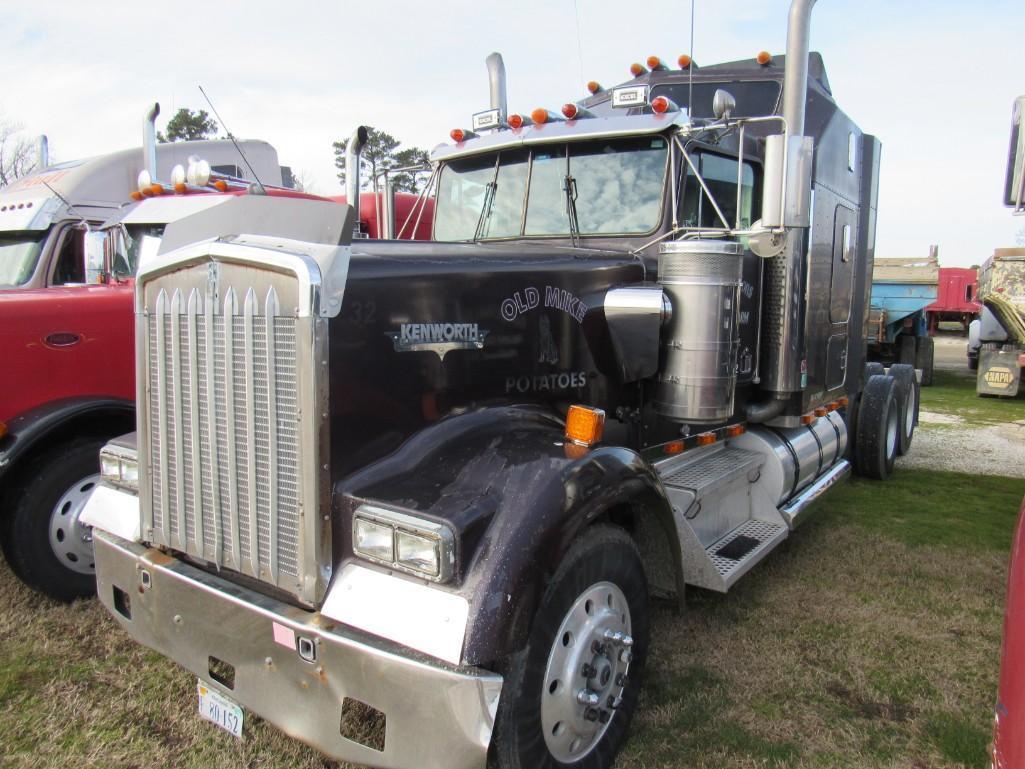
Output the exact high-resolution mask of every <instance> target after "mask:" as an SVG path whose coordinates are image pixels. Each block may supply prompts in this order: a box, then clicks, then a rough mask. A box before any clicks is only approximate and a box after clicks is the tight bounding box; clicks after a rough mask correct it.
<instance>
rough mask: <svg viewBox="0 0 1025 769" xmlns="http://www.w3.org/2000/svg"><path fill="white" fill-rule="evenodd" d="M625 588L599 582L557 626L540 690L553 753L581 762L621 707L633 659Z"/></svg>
mask: <svg viewBox="0 0 1025 769" xmlns="http://www.w3.org/2000/svg"><path fill="white" fill-rule="evenodd" d="M630 627H631V626H630V607H629V605H628V604H627V602H626V596H625V595H623V591H622V590H620V589H619V588H618V587H616V586H615V585H614V584H612V583H611V582H597V583H595V584H594V585H591V587H589V588H587V589H586V590H585V591H584V592H583V593H581V594H580V595H579V596H578V597H577V599H576V601H574V602H573V605H572V606H571V607H570V609H569V611H568V612H567V613H566V616H565V617H564V618H563V620H562V624H561V625H560V626H559V631H558V633H556V636H555V642H554V643H553V645H552V650H551V652H550V653H549V655H548V666H547V667H546V668H545V677H544V683H543V688H542V690H541V728H542V729H543V731H544V738H545V744H546V745H547V746H548V750H549V752H550V753H551V754H552V756H553V757H554V758H555V759H556V760H558V761H561V762H562V763H565V764H569V763H573V762H574V761H579V760H580V759H582V758H584V756H586V755H587V754H589V753H590V752H591V751H592V750H593V749H594V747H595V745H597V744H598V742H599V741H600V740H601V738H602V736H603V735H604V734H605V731H606V730H607V729H608V727H609V724H610V723H611V722H612V719H613V718H614V717H615V713H616V709H617V708H618V707H619V705H620V703H621V701H622V697H623V689H624V688H625V687H626V685H627V670H628V669H629V667H630V661H631V660H632V659H633V651H632V647H633V638H631V637H630Z"/></svg>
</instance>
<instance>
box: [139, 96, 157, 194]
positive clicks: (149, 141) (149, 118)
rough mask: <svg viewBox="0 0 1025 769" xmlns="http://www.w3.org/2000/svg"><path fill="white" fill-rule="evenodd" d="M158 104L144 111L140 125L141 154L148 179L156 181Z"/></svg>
mask: <svg viewBox="0 0 1025 769" xmlns="http://www.w3.org/2000/svg"><path fill="white" fill-rule="evenodd" d="M159 114H160V104H158V103H154V104H153V106H152V107H150V108H149V109H148V110H146V119H145V120H144V121H143V123H142V152H143V155H144V159H145V164H146V170H147V171H149V178H150V179H152V180H153V181H156V180H157V115H159Z"/></svg>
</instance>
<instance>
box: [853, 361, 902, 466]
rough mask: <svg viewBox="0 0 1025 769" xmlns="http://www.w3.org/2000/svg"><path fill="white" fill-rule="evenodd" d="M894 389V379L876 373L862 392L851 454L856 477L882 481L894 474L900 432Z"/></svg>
mask: <svg viewBox="0 0 1025 769" xmlns="http://www.w3.org/2000/svg"><path fill="white" fill-rule="evenodd" d="M896 390H897V384H896V382H894V380H893V377H889V376H880V375H878V374H877V375H875V376H872V377H870V378H869V380H868V383H867V384H866V385H865V389H864V390H863V391H862V393H861V403H860V404H859V406H858V424H857V427H856V430H857V436H858V437H857V440H856V441H855V443H856V448H855V452H854V463H855V468H856V469H857V471H858V474H859V475H863V476H865V477H867V478H875V479H876V480H880V481H883V480H886V479H887V478H888V477H889V476H890V473H892V472H893V463H894V460H896V458H897V444H898V442H899V433H900V415H899V413H898V409H897V397H896Z"/></svg>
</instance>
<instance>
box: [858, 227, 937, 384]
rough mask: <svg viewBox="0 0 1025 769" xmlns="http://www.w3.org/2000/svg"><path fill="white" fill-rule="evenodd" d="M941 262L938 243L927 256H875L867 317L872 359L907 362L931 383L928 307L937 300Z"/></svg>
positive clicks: (930, 339) (925, 380)
mask: <svg viewBox="0 0 1025 769" xmlns="http://www.w3.org/2000/svg"><path fill="white" fill-rule="evenodd" d="M939 274H940V266H939V260H938V258H937V256H936V247H935V246H933V247H932V248H931V249H930V253H929V256H928V258H924V259H916V258H895V259H876V260H875V268H874V271H873V273H872V306H871V310H870V311H869V319H868V356H869V359H870V360H874V361H885V362H895V363H906V364H908V365H911V366H914V367H915V368H917V369H921V371H922V375H921V383H922V385H923V386H926V385H930V384H932V369H933V340H932V338H931V337H930V336H929V321H928V317H927V308H928V307H929V306H930V305H931V304H933V303H934V302H935V301H936V297H937V293H938V292H937V287H938V285H939Z"/></svg>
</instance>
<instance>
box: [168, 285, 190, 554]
mask: <svg viewBox="0 0 1025 769" xmlns="http://www.w3.org/2000/svg"><path fill="white" fill-rule="evenodd" d="M181 317H182V293H181V291H179V290H178V289H175V290H174V293H173V294H172V295H171V392H172V397H173V407H172V411H171V413H172V414H173V416H174V479H175V483H174V512H175V522H176V523H175V525H176V526H177V529H178V547H180V548H181V549H182V550H185V549H186V548H188V546H189V544H188V537H186V535H185V532H186V528H185V483H184V480H185V461H184V460H185V458H184V457H183V456H182V454H183V448H182V435H183V433H184V429H185V426H184V425H183V424H182V328H181ZM168 512H170V511H168Z"/></svg>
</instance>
